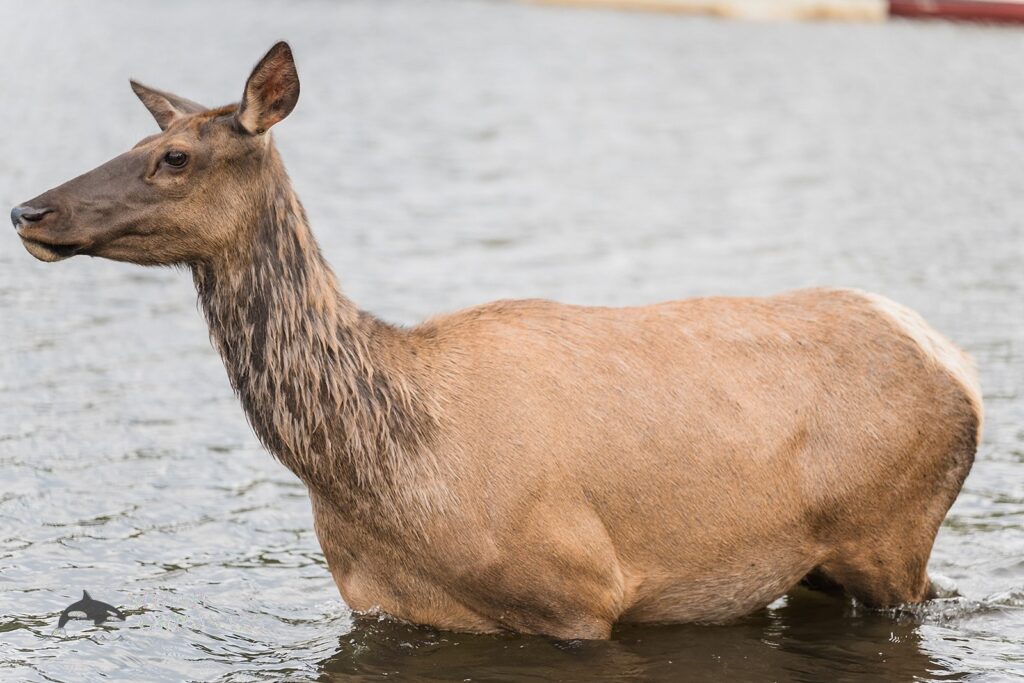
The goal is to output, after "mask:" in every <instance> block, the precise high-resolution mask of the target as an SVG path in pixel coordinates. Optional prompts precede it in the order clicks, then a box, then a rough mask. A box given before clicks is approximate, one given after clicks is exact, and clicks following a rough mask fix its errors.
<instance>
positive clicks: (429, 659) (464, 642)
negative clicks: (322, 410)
mask: <svg viewBox="0 0 1024 683" xmlns="http://www.w3.org/2000/svg"><path fill="white" fill-rule="evenodd" d="M779 602H780V603H781V604H777V605H775V606H773V607H772V608H770V609H768V610H764V611H763V612H760V613H758V614H755V615H752V616H750V617H748V618H746V619H744V620H742V621H741V622H739V623H737V624H733V625H730V626H727V627H714V626H710V627H709V626H662V627H643V628H637V627H620V628H618V629H617V630H616V632H615V635H614V638H613V640H612V641H611V642H607V643H605V642H593V641H576V642H572V643H557V642H552V641H549V640H546V639H543V638H533V637H523V636H512V635H508V636H480V635H464V634H452V633H445V632H438V631H434V630H431V629H426V628H421V627H415V626H408V625H402V624H395V623H393V622H389V621H377V620H370V619H366V620H361V621H357V622H356V624H355V626H354V628H353V630H352V632H351V633H348V634H345V635H343V636H341V637H340V638H339V641H338V650H337V652H336V653H335V654H334V655H333V656H331V657H330V658H329V659H328V660H326V661H324V662H323V663H322V667H323V674H324V675H323V676H322V678H321V680H338V681H348V680H379V679H381V678H383V677H387V678H395V677H397V678H399V679H400V680H422V681H451V680H465V679H470V680H492V681H529V680H538V681H540V680H549V679H550V678H551V676H552V672H558V673H557V675H558V677H559V680H562V681H605V680H606V681H623V680H625V681H679V680H730V681H767V680H780V679H782V680H796V681H799V680H804V681H820V680H822V676H823V675H825V674H824V673H823V672H825V671H827V672H828V674H827V676H828V678H829V680H842V681H878V680H914V679H933V680H958V679H960V678H962V676H961V675H960V674H956V673H955V672H952V671H950V670H949V669H947V668H946V667H945V666H943V664H942V663H941V662H940V661H938V660H936V659H933V658H931V657H930V656H929V655H928V654H926V653H925V652H924V651H922V649H921V647H920V639H921V638H920V635H919V634H918V623H917V622H912V621H900V620H893V619H892V618H891V617H889V616H888V615H881V614H877V613H870V612H868V613H862V614H855V613H851V609H850V607H849V606H848V605H844V604H843V603H842V602H841V601H839V600H836V599H833V598H830V597H827V596H823V595H820V594H815V593H811V592H810V591H807V590H803V589H797V590H795V591H794V592H793V593H792V594H791V595H790V596H788V597H787V598H785V599H783V600H781V601H779Z"/></svg>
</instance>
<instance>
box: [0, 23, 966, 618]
mask: <svg viewBox="0 0 1024 683" xmlns="http://www.w3.org/2000/svg"><path fill="white" fill-rule="evenodd" d="M133 88H134V89H135V92H136V93H137V94H138V95H139V97H140V98H141V99H142V101H143V102H144V103H145V105H146V106H147V107H148V108H149V110H150V111H151V112H152V114H153V115H154V117H155V118H156V120H157V122H158V123H159V125H160V127H161V129H162V132H161V133H160V134H158V135H155V136H153V137H150V138H146V139H144V140H142V141H141V142H140V143H139V144H138V145H136V146H135V147H134V148H133V149H132V150H130V151H128V152H126V153H125V154H122V155H121V156H119V157H116V158H115V159H113V160H111V161H110V162H108V163H106V164H104V165H103V166H100V167H99V168H97V169H95V170H93V171H91V172H89V173H86V174H85V175H82V176H80V177H78V178H76V179H74V180H71V181H69V182H68V183H66V184H64V185H61V186H60V187H57V188H55V189H53V190H50V191H49V192H46V193H44V194H42V195H40V196H39V197H37V198H35V199H33V200H30V201H29V202H27V203H26V204H25V205H23V206H20V207H18V208H16V209H14V211H13V212H12V219H13V221H14V223H15V226H16V228H17V230H18V233H19V235H20V237H21V239H22V240H23V242H24V244H25V246H26V248H27V249H28V251H30V252H31V253H32V254H33V255H35V256H36V257H38V258H40V259H42V260H45V261H55V260H59V259H61V258H65V257H68V256H71V255H74V254H88V255H92V256H101V257H106V258H112V259H117V260H124V261H132V262H136V263H140V264H183V265H186V266H188V267H189V268H190V269H191V271H192V274H193V277H194V279H195V284H196V288H197V290H198V293H199V300H200V302H201V307H202V310H203V311H204V313H205V315H206V318H207V320H208V322H209V326H210V333H211V337H212V340H213V343H214V345H215V346H216V348H217V349H218V351H219V352H220V354H221V356H222V357H223V360H224V364H225V366H226V368H227V373H228V376H229V378H230V381H231V384H232V386H233V387H234V389H235V391H236V392H237V394H238V395H239V397H240V398H241V401H242V404H243V406H244V408H245V412H246V414H247V416H248V418H249V420H250V422H251V424H252V426H253V428H254V429H255V431H256V433H257V434H258V435H259V437H260V439H261V440H262V442H263V443H264V444H265V445H266V447H267V448H268V450H270V452H271V453H273V454H274V455H275V456H276V457H277V458H278V459H279V460H280V461H281V462H282V463H284V464H285V465H286V466H287V467H288V468H289V469H291V470H292V471H293V472H294V473H295V474H296V475H297V476H298V477H300V478H301V480H302V481H303V482H304V483H305V484H306V486H307V487H308V490H309V495H310V499H311V500H312V509H313V516H314V523H315V527H316V532H317V535H318V538H319V540H320V543H321V545H322V547H323V551H324V554H325V556H326V559H327V562H328V564H329V567H330V571H331V573H332V574H333V576H334V579H335V581H336V583H337V585H338V588H339V590H340V591H341V594H342V596H343V597H344V599H345V600H346V602H347V603H348V604H349V605H350V606H351V607H352V608H353V609H355V610H357V611H362V610H371V609H379V610H382V611H383V612H386V613H389V614H391V615H394V616H396V617H399V618H402V619H406V620H409V621H413V622H418V623H425V624H432V625H434V626H437V627H442V628H449V629H459V630H470V631H497V630H514V631H520V632H527V633H539V634H547V635H550V636H554V637H559V638H606V637H608V636H609V633H610V630H611V627H612V625H613V624H614V623H616V622H688V621H694V622H721V621H726V620H730V619H733V618H736V617H739V616H741V615H743V614H746V613H748V612H750V611H752V610H756V609H758V608H760V607H763V606H764V605H767V604H768V603H769V602H771V601H772V600H775V599H776V598H778V597H779V596H781V595H783V594H784V593H786V591H788V590H789V589H791V588H792V587H793V586H794V585H795V584H797V583H798V582H800V581H801V580H802V579H804V578H805V577H808V576H810V577H812V578H813V579H814V581H815V583H819V584H820V583H825V584H830V585H831V586H833V587H841V588H842V589H844V590H845V591H846V592H847V593H848V594H849V595H852V596H855V597H856V598H857V599H859V600H861V601H863V602H864V603H867V604H868V605H874V606H892V605H896V604H898V603H904V602H918V601H921V600H924V599H926V598H928V596H929V593H930V590H931V589H930V582H929V579H928V575H927V571H926V564H927V561H928V556H929V554H930V552H931V547H932V543H933V541H934V538H935V534H936V532H937V530H938V528H939V525H940V523H941V521H942V519H943V517H944V516H945V514H946V511H947V510H948V508H949V506H950V505H951V504H952V502H953V500H954V498H955V497H956V495H957V493H958V491H959V490H960V487H961V484H962V483H963V481H964V478H965V477H966V476H967V473H968V471H969V470H970V467H971V464H972V462H973V458H974V453H975V449H976V446H977V443H978V439H979V434H980V429H981V419H982V418H981V397H980V393H979V389H978V384H977V380H976V379H975V374H974V371H973V369H972V367H971V364H970V362H969V360H968V359H967V358H966V356H965V355H964V354H963V353H961V352H960V351H959V350H958V349H957V348H956V347H954V346H953V345H952V344H951V343H949V342H948V341H946V340H945V339H944V338H942V337H941V336H940V335H939V334H937V333H936V332H935V331H933V330H932V329H931V328H930V327H928V325H927V324H926V323H925V322H924V321H923V320H922V319H921V318H920V317H918V316H917V315H916V314H914V313H912V312H911V311H909V310H908V309H906V308H903V307H901V306H899V305H897V304H895V303H893V302H891V301H889V300H887V299H884V298H882V297H879V296H875V295H871V294H866V293H862V292H859V291H853V290H807V291H798V292H792V293H787V294H783V295H779V296H774V297H769V298H749V299H739V298H706V299H693V300H687V301H678V302H672V303H663V304H658V305H652V306H645V307H638V308H586V307H580V306H568V305H562V304H557V303H553V302H549V301H537V300H532V301H499V302H495V303H491V304H487V305H483V306H479V307H477V308H471V309H468V310H464V311H459V312H457V313H453V314H450V315H444V316H440V317H436V318H433V319H431V320H428V321H427V322H424V323H423V324H421V325H419V326H417V327H414V328H411V329H402V328H398V327H394V326H391V325H388V324H387V323H384V322H382V321H380V320H378V319H376V318H374V317H373V316H372V315H369V314H367V313H365V312H363V311H360V310H359V309H358V308H357V307H356V306H355V305H354V304H353V303H352V302H351V301H349V300H348V299H346V298H345V297H344V296H343V295H342V294H341V292H340V290H339V288H338V285H337V283H336V281H335V278H334V275H333V274H332V272H331V270H330V268H329V267H328V266H327V264H326V263H325V261H324V259H323V258H322V256H321V254H320V251H319V250H318V248H317V245H316V242H315V241H314V239H313V236H312V234H311V233H310V230H309V227H308V225H307V222H306V217H305V214H304V213H303V210H302V207H301V205H300V204H299V201H298V200H297V199H296V196H295V194H294V193H293V191H292V189H291V186H290V184H289V182H288V178H287V176H286V174H285V171H284V167H283V165H282V163H281V160H280V158H279V156H278V154H277V151H276V150H275V147H274V145H273V143H272V141H271V138H270V135H269V133H268V132H267V131H268V129H269V128H270V127H271V126H272V125H274V124H275V123H277V122H278V121H280V120H281V119H283V118H284V117H285V116H287V115H288V113H289V112H290V111H291V110H292V108H293V107H294V105H295V103H296V101H297V99H298V89H299V85H298V78H297V75H296V71H295V67H294V62H293V60H292V56H291V52H290V50H289V49H288V46H287V45H285V44H284V43H279V44H278V45H276V46H275V47H274V48H273V49H272V50H271V51H270V52H269V53H268V54H267V55H266V56H265V57H264V58H263V60H262V61H261V62H260V63H259V64H258V65H257V66H256V68H255V69H254V71H253V73H252V74H251V75H250V77H249V79H248V81H247V83H246V87H245V90H244V95H243V98H242V101H241V103H240V104H239V105H237V106H228V107H222V108H219V109H212V110H210V109H207V108H205V107H202V106H200V105H197V104H195V103H194V102H190V101H188V100H184V99H182V98H179V97H177V96H174V95H171V94H168V93H163V92H160V91H157V90H152V89H149V88H146V87H144V86H141V85H139V84H136V83H133Z"/></svg>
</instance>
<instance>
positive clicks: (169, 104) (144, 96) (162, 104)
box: [130, 81, 206, 130]
mask: <svg viewBox="0 0 1024 683" xmlns="http://www.w3.org/2000/svg"><path fill="white" fill-rule="evenodd" d="M130 83H131V84H132V90H134V91H135V94H136V95H138V96H139V99H140V100H142V103H143V104H144V105H146V109H148V110H149V113H150V114H152V115H153V118H154V119H156V123H157V125H158V126H160V130H167V127H168V126H170V125H171V124H172V123H173V122H174V121H175V119H179V118H181V117H182V116H186V115H187V114H195V113H196V112H200V111H206V107H204V106H203V105H201V104H197V103H196V102H193V101H192V100H186V99H185V98H184V97H178V96H177V95H172V94H171V93H169V92H163V91H161V90H156V89H154V88H147V87H146V86H144V85H142V84H141V83H139V82H137V81H130Z"/></svg>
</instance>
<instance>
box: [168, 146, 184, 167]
mask: <svg viewBox="0 0 1024 683" xmlns="http://www.w3.org/2000/svg"><path fill="white" fill-rule="evenodd" d="M187 162H188V155H187V154H185V153H184V152H178V151H176V150H171V151H170V152H168V153H167V154H165V155H164V163H166V164H167V165H168V166H174V167H175V168H181V167H182V166H184V165H185V164H186V163H187Z"/></svg>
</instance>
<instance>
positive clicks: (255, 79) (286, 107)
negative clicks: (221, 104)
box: [235, 41, 299, 135]
mask: <svg viewBox="0 0 1024 683" xmlns="http://www.w3.org/2000/svg"><path fill="white" fill-rule="evenodd" d="M298 101H299V74H298V72H297V71H296V70H295V59H294V58H293V57H292V49H291V48H290V47H288V43H286V42H284V41H281V42H280V43H277V44H276V45H274V47H272V48H270V51H269V52H267V54H266V55H264V56H263V59H261V60H260V63H259V64H257V65H256V68H254V69H253V70H252V73H251V74H249V80H247V81H246V82H245V93H243V95H242V103H241V104H240V105H239V106H238V113H237V114H235V120H236V121H237V122H238V125H239V126H240V127H241V128H242V129H243V130H244V131H245V132H247V133H249V134H250V135H261V134H263V133H265V132H267V130H268V129H269V128H270V127H271V126H273V125H274V124H275V123H277V122H278V121H280V120H281V119H283V118H284V117H286V116H288V114H291V113H292V109H294V108H295V103H296V102H298Z"/></svg>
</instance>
